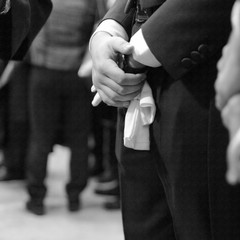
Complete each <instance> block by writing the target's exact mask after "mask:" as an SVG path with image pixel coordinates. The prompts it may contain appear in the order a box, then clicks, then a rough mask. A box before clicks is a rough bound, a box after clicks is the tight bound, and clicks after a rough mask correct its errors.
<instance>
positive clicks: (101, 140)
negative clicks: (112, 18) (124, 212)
mask: <svg viewBox="0 0 240 240" xmlns="http://www.w3.org/2000/svg"><path fill="white" fill-rule="evenodd" d="M114 2H115V0H105V1H98V2H97V8H98V15H99V18H100V19H101V18H102V17H103V16H104V15H105V13H106V12H107V10H108V9H109V8H110V7H111V6H112V5H113V3H114ZM97 24H98V22H97V23H96V26H97ZM78 74H79V76H80V77H81V78H83V79H85V80H86V82H87V83H86V85H87V86H88V89H89V91H91V86H92V60H91V57H90V54H89V51H87V52H86V55H85V57H84V61H83V63H82V65H81V66H80V69H79V72H78ZM92 98H93V95H92V96H91V99H92ZM91 119H92V122H91V137H92V139H93V144H92V145H91V146H90V150H91V153H92V155H93V161H91V162H90V165H89V173H90V175H91V176H93V177H96V178H97V179H96V180H97V185H96V188H95V193H96V194H99V195H103V196H106V198H107V199H109V200H106V202H105V203H104V208H106V209H108V210H115V209H119V208H120V200H119V198H120V189H119V174H118V162H117V158H116V154H115V139H116V122H117V111H116V109H115V108H114V107H110V106H107V105H105V104H103V103H102V104H100V105H99V106H98V107H97V108H91Z"/></svg>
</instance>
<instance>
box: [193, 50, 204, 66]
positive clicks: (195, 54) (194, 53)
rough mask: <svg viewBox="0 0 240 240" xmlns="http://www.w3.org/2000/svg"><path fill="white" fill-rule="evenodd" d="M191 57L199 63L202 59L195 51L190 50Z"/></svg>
mask: <svg viewBox="0 0 240 240" xmlns="http://www.w3.org/2000/svg"><path fill="white" fill-rule="evenodd" d="M191 58H192V60H193V61H194V62H196V63H200V62H201V61H202V58H201V55H200V53H199V52H197V51H192V52H191Z"/></svg>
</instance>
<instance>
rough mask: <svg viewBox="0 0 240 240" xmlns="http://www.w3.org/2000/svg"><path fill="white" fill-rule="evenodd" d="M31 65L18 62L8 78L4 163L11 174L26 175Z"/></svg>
mask: <svg viewBox="0 0 240 240" xmlns="http://www.w3.org/2000/svg"><path fill="white" fill-rule="evenodd" d="M29 70H30V65H29V64H28V63H25V62H16V63H15V65H14V68H13V70H12V72H11V73H10V75H9V76H8V77H9V79H8V97H7V124H6V131H5V132H6V137H5V140H6V141H5V146H4V163H5V166H6V168H7V171H8V173H9V174H12V175H14V176H24V175H25V163H26V155H27V149H28V137H29V115H28V114H29V112H28V80H29V79H28V76H29Z"/></svg>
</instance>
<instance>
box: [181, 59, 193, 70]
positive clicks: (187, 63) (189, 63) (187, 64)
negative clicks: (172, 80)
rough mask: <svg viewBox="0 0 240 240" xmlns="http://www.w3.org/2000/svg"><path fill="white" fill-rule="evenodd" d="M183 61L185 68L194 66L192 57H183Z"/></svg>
mask: <svg viewBox="0 0 240 240" xmlns="http://www.w3.org/2000/svg"><path fill="white" fill-rule="evenodd" d="M181 63H182V66H183V67H185V68H191V67H192V66H193V62H192V60H191V59H190V58H183V59H182V61H181Z"/></svg>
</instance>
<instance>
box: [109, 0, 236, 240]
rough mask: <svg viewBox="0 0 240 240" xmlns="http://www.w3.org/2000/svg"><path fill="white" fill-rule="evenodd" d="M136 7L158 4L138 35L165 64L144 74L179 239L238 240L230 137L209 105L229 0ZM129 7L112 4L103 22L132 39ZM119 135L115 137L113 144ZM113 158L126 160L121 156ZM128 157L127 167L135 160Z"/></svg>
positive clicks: (122, 0) (156, 0) (122, 1)
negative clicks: (115, 24)
mask: <svg viewBox="0 0 240 240" xmlns="http://www.w3.org/2000/svg"><path fill="white" fill-rule="evenodd" d="M141 2H142V4H143V5H145V4H146V6H147V7H151V6H155V7H156V6H157V4H159V7H158V8H157V10H156V11H155V12H154V13H153V15H152V16H151V17H150V18H149V19H148V20H147V21H146V22H145V23H144V24H143V25H142V31H143V36H144V38H145V40H146V42H147V44H148V46H149V48H150V50H151V51H152V53H153V54H154V55H155V57H156V58H157V59H158V60H159V62H161V64H162V66H163V67H161V68H156V69H151V70H149V72H148V82H149V83H150V85H151V87H152V91H153V95H154V98H155V102H156V105H157V112H156V117H155V121H154V123H153V125H152V131H151V136H152V138H151V143H152V145H151V151H152V152H154V155H153V156H154V158H156V160H157V162H158V164H159V166H160V167H159V172H160V176H161V180H162V182H163V184H164V186H165V191H166V195H167V199H168V203H169V206H170V209H171V210H172V212H173V215H174V220H175V222H174V225H175V227H176V232H177V233H176V234H177V236H178V237H179V239H186V240H188V239H192V240H195V239H197V240H200V239H206V240H208V239H218V240H220V239H221V240H225V239H231V240H233V239H234V240H238V239H239V237H240V230H239V229H240V226H239V225H240V215H239V212H240V204H239V201H237V200H236V199H240V189H239V187H236V188H232V187H230V186H229V185H228V184H227V183H226V181H225V173H226V157H225V156H226V146H227V142H228V138H227V132H226V130H225V129H224V127H223V126H222V123H221V118H220V115H219V113H218V111H217V110H216V109H215V106H214V96H215V93H214V81H215V79H216V73H217V69H216V64H217V61H218V59H219V57H220V55H221V51H222V47H223V46H224V45H225V44H226V42H227V39H228V37H229V33H230V30H231V28H230V13H231V9H232V5H233V3H234V0H227V1H223V0H211V1H209V0H166V1H165V2H163V1H162V0H141ZM126 3H127V0H117V1H116V2H115V4H114V6H113V7H112V8H111V9H110V11H109V12H108V13H107V15H106V16H105V19H108V18H112V19H115V20H116V21H117V22H119V23H120V24H121V25H122V26H123V27H124V28H125V29H126V31H127V32H128V34H129V35H130V34H131V24H132V17H133V14H134V13H133V11H130V12H129V13H127V14H126V13H124V8H125V5H126ZM119 132H121V131H119ZM121 138H122V136H121V133H120V137H119V138H118V141H119V142H117V146H121V144H120V142H121ZM120 149H121V150H122V149H124V148H121V147H120ZM125 151H127V150H125ZM117 153H121V154H122V156H123V158H122V159H124V157H126V155H125V156H124V151H119V152H117ZM119 156H120V155H119ZM128 157H129V159H128V160H126V159H124V164H127V163H128V162H131V160H132V159H133V158H134V156H132V159H131V156H128ZM135 158H136V156H135ZM125 168H126V169H127V167H126V166H125ZM136 169H137V167H136ZM137 174H138V173H137V172H136V173H135V175H136V176H137ZM138 180H139V179H138ZM143 194H144V193H143ZM173 209H174V210H173ZM137 211H139V209H138V210H136V211H135V212H137ZM124 214H126V215H127V214H129V211H128V212H126V213H124ZM158 214H159V213H158ZM125 219H127V218H125ZM149 221H150V220H149ZM131 228H133V226H130V227H129V226H128V229H131ZM134 230H135V231H137V229H134ZM139 231H141V230H139ZM149 239H151V237H149ZM166 239H167V238H166Z"/></svg>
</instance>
